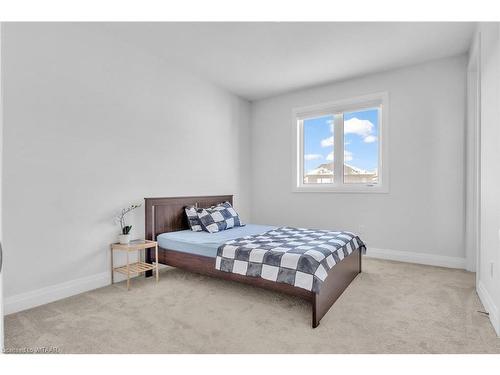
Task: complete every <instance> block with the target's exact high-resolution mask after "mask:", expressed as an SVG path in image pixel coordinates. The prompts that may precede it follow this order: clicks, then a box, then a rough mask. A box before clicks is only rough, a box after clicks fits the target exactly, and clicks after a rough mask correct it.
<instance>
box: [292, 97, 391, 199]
mask: <svg viewBox="0 0 500 375" xmlns="http://www.w3.org/2000/svg"><path fill="white" fill-rule="evenodd" d="M374 107H380V108H381V110H380V111H379V124H378V126H379V134H378V143H379V147H378V151H379V155H378V183H377V184H345V183H343V178H344V176H343V166H344V127H343V126H339V125H340V124H341V121H342V116H338V114H341V113H343V112H349V111H355V110H363V109H370V108H374ZM325 115H334V134H333V135H334V137H333V138H334V145H333V148H334V154H335V157H334V182H333V183H331V184H304V132H303V120H304V119H306V118H311V117H320V116H325ZM388 119H389V94H388V93H387V92H378V93H374V94H369V95H363V96H359V97H356V98H350V99H343V100H337V101H334V102H329V103H322V104H318V105H312V106H307V107H299V108H294V109H293V110H292V129H293V161H294V162H293V189H292V190H293V191H294V192H308V193H310V192H318V193H388V192H389V150H388V139H389V137H388V134H389V121H388ZM337 150H339V151H337ZM339 171H340V173H339Z"/></svg>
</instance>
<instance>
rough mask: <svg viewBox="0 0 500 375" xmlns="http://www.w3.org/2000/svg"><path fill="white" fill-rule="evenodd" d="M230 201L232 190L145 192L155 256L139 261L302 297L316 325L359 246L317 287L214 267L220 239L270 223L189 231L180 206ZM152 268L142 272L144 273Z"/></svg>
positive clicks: (344, 282)
mask: <svg viewBox="0 0 500 375" xmlns="http://www.w3.org/2000/svg"><path fill="white" fill-rule="evenodd" d="M225 201H228V202H229V203H231V204H232V203H233V196H232V195H218V196H193V197H168V198H145V233H146V239H148V240H153V241H158V259H155V255H154V252H153V251H151V250H147V251H146V255H145V258H146V259H145V261H146V262H147V263H152V262H155V261H158V262H159V263H160V264H165V265H168V266H172V267H177V268H181V269H184V270H187V271H190V272H195V273H199V274H203V275H208V276H212V277H217V278H222V279H225V280H230V281H237V282H241V283H245V284H250V285H253V286H256V287H260V288H265V289H269V290H273V291H277V292H281V293H286V294H289V295H293V296H297V297H300V298H303V299H305V300H307V301H309V302H310V303H311V306H312V327H313V328H316V327H317V326H318V325H319V322H320V320H321V318H322V317H323V316H324V315H325V314H326V313H327V312H328V310H329V309H330V307H331V306H332V305H333V304H334V302H335V301H336V300H337V299H338V298H339V297H340V295H341V294H342V293H343V291H344V290H345V289H346V288H347V287H348V286H349V284H350V283H351V282H352V280H354V278H355V277H356V276H357V275H358V274H359V273H360V272H361V259H362V249H356V250H354V251H352V253H350V254H349V255H348V256H346V257H345V258H343V259H342V260H341V261H340V262H339V263H337V264H335V266H333V267H332V268H331V269H329V271H328V275H327V277H326V279H325V280H324V282H323V283H322V285H321V288H320V289H319V291H317V292H312V291H309V290H306V289H303V288H299V287H295V286H293V285H289V284H285V283H279V282H274V281H269V280H266V279H264V278H258V277H250V276H245V275H240V274H236V273H228V272H223V271H220V270H217V269H216V267H215V262H216V255H217V249H218V247H220V246H221V245H222V244H223V243H225V242H226V241H230V240H235V239H238V238H241V237H244V236H248V235H252V234H255V235H257V234H260V233H264V232H267V231H269V230H273V229H275V228H276V227H273V226H263V225H252V224H247V225H246V226H244V227H239V228H232V229H229V230H225V231H222V232H219V233H208V232H192V231H191V230H190V229H189V224H188V222H187V218H186V215H185V212H184V208H185V207H186V206H199V207H210V206H213V205H217V204H219V203H221V202H225ZM151 275H152V273H151V272H150V271H149V272H146V277H149V276H151Z"/></svg>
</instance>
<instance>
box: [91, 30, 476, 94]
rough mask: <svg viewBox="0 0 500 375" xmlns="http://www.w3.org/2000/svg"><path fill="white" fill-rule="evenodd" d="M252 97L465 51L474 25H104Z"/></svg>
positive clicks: (152, 50) (115, 33)
mask: <svg viewBox="0 0 500 375" xmlns="http://www.w3.org/2000/svg"><path fill="white" fill-rule="evenodd" d="M100 26H101V27H103V28H105V29H106V30H107V31H109V32H111V33H112V34H113V35H114V36H115V37H119V38H123V39H125V40H126V41H128V42H130V43H134V44H136V45H138V46H140V47H141V48H143V49H146V50H148V51H149V52H150V53H152V54H155V55H157V56H159V57H161V58H164V59H165V60H168V61H169V62H170V63H173V64H176V65H180V66H182V67H184V68H186V69H188V70H191V71H193V72H194V73H197V74H199V75H201V76H203V77H205V78H206V79H209V80H210V81H212V82H214V83H216V84H218V85H220V86H222V87H224V88H226V89H228V90H229V91H231V92H233V93H235V94H237V95H239V96H241V97H243V98H246V99H249V100H256V99H261V98H265V97H269V96H273V95H277V94H281V93H283V92H287V91H291V90H295V89H298V88H304V87H309V86H314V85H318V84H324V83H327V82H332V81H338V80H343V79H346V78H351V77H355V76H359V75H365V74H369V73H374V72H378V71H384V70H388V69H392V68H397V67H402V66H405V65H411V64H416V63H420V62H424V61H428V60H433V59H438V58H442V57H447V56H452V55H458V54H461V53H464V52H466V51H467V50H468V48H469V45H470V42H471V39H472V34H473V31H474V28H475V24H474V23H449V22H437V23H430V22H426V23H404V22H399V23H387V22H383V23H338V22H327V23H279V22H275V23H273V22H266V23H215V22H213V23H106V24H100Z"/></svg>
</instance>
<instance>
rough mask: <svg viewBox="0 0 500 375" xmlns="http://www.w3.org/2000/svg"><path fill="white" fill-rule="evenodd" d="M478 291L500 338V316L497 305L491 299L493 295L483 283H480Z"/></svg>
mask: <svg viewBox="0 0 500 375" xmlns="http://www.w3.org/2000/svg"><path fill="white" fill-rule="evenodd" d="M476 290H477V295H478V296H479V299H480V300H481V302H482V303H483V306H484V309H485V310H486V312H488V313H489V318H490V321H491V324H492V325H493V328H494V329H495V332H496V333H497V336H500V317H499V315H498V308H497V306H496V305H495V302H494V301H493V298H491V295H490V294H489V293H488V291H487V290H486V288H485V287H484V284H483V283H482V282H481V281H479V283H478V285H477V288H476Z"/></svg>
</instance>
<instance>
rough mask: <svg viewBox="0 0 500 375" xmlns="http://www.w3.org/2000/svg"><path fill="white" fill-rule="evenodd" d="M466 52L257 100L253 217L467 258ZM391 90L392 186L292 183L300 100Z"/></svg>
mask: <svg viewBox="0 0 500 375" xmlns="http://www.w3.org/2000/svg"><path fill="white" fill-rule="evenodd" d="M465 83H466V57H465V56H459V57H454V58H448V59H443V60H439V61H434V62H430V63H426V64H422V65H417V66H412V67H408V68H404V69H400V70H396V71H391V72H387V73H381V74H376V75H370V76H366V77H361V78H358V79H353V80H349V81H345V82H339V83H334V84H330V85H326V86H322V87H316V88H312V89H308V90H301V91H297V92H293V93H290V94H286V95H282V96H277V97H273V98H270V99H265V100H261V101H257V102H255V103H253V104H252V173H253V175H252V181H253V182H252V214H251V215H252V221H254V222H258V223H263V224H275V225H282V224H287V225H293V226H305V227H313V228H315V227H316V228H325V229H328V228H335V229H336V228H343V229H351V230H354V231H358V232H359V233H360V234H361V237H362V239H363V240H365V241H366V242H367V245H368V247H369V251H368V253H369V254H370V253H371V254H376V255H378V256H384V257H388V258H394V259H400V260H409V261H417V262H421V263H429V264H439V265H444V266H452V267H463V266H464V261H465V259H464V257H465V250H464V199H465V197H464V157H465V154H464V132H465V102H466V100H465V98H466V96H465ZM380 91H387V92H388V93H389V127H390V129H389V155H390V176H389V182H390V186H389V189H390V192H389V193H388V194H345V193H294V192H292V173H293V163H292V153H293V142H292V121H291V113H292V108H294V107H300V106H307V105H313V104H318V103H322V102H329V101H334V100H337V99H343V98H350V97H356V96H360V95H364V94H369V93H374V92H380Z"/></svg>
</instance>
